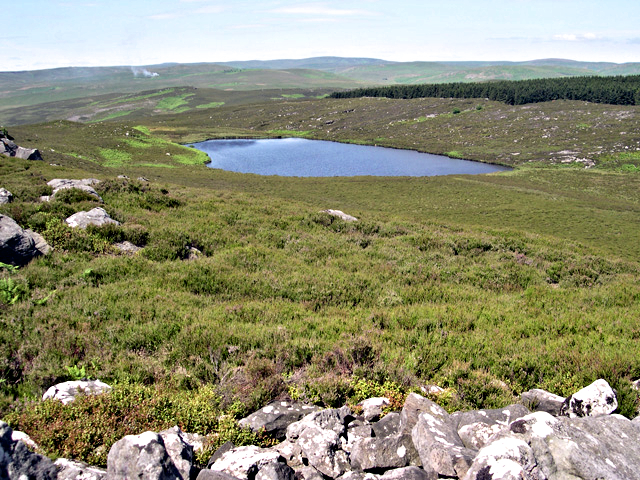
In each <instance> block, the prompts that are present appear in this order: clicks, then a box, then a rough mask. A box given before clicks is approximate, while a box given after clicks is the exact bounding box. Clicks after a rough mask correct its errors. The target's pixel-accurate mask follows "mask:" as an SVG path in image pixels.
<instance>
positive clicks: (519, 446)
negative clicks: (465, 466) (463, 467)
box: [463, 437, 540, 480]
mask: <svg viewBox="0 0 640 480" xmlns="http://www.w3.org/2000/svg"><path fill="white" fill-rule="evenodd" d="M479 478H482V479H483V478H488V479H492V480H521V479H525V480H538V479H539V478H540V477H539V475H538V467H537V463H536V458H535V456H534V454H533V450H532V449H531V447H530V446H529V445H528V444H527V442H525V441H524V440H521V439H519V438H515V437H502V438H499V439H497V440H495V441H493V442H491V443H490V444H489V445H487V446H485V447H484V448H483V449H482V450H480V451H479V452H478V455H477V456H476V458H475V459H474V461H473V464H472V465H471V468H470V469H469V471H468V472H467V473H466V475H465V476H464V477H463V480H476V479H479Z"/></svg>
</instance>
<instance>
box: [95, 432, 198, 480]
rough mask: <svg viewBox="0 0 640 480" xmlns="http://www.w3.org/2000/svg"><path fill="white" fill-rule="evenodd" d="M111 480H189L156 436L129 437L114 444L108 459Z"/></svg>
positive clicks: (146, 433)
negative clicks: (134, 479)
mask: <svg viewBox="0 0 640 480" xmlns="http://www.w3.org/2000/svg"><path fill="white" fill-rule="evenodd" d="M107 478H109V480H129V479H131V478H138V479H141V480H176V479H180V480H186V479H185V478H184V477H183V476H182V475H181V474H180V472H179V471H178V469H177V468H176V466H175V465H174V463H173V461H172V460H171V457H170V456H169V454H168V453H167V450H166V448H165V445H164V441H163V440H162V437H161V436H160V435H159V434H157V433H154V432H144V433H142V434H140V435H127V436H126V437H124V438H123V439H121V440H118V441H117V442H116V443H114V444H113V446H112V447H111V450H109V455H108V457H107Z"/></svg>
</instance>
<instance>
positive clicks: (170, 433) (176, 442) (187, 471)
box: [160, 426, 193, 480]
mask: <svg viewBox="0 0 640 480" xmlns="http://www.w3.org/2000/svg"><path fill="white" fill-rule="evenodd" d="M160 436H161V437H162V441H163V443H164V448H165V449H166V450H167V453H168V454H169V457H171V461H173V464H174V465H175V466H176V468H177V469H178V472H180V475H181V476H182V478H183V479H185V480H186V479H189V478H191V468H192V464H193V446H192V445H191V444H189V443H188V442H187V441H186V440H185V438H184V433H183V432H182V430H180V427H178V426H175V427H172V428H169V429H167V430H164V431H162V432H160Z"/></svg>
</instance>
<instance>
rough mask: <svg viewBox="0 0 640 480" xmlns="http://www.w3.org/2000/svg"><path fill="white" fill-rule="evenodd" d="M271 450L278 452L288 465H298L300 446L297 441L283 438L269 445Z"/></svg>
mask: <svg viewBox="0 0 640 480" xmlns="http://www.w3.org/2000/svg"><path fill="white" fill-rule="evenodd" d="M271 449H272V450H274V451H276V452H278V453H279V454H280V455H281V456H282V458H284V460H285V462H287V465H289V466H290V467H299V466H302V465H303V462H302V448H300V445H298V444H297V443H293V442H290V441H289V440H285V441H283V442H280V443H279V444H277V445H274V446H273V447H271Z"/></svg>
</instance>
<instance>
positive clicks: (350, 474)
mask: <svg viewBox="0 0 640 480" xmlns="http://www.w3.org/2000/svg"><path fill="white" fill-rule="evenodd" d="M59 390H60V389H59ZM522 402H523V404H515V405H509V406H507V407H505V408H502V409H496V410H478V411H470V412H456V413H453V414H448V413H447V412H446V411H445V410H444V409H443V408H442V407H440V406H438V405H437V404H436V403H434V402H432V401H431V400H429V399H427V398H425V397H422V396H420V395H417V394H410V395H409V396H408V397H407V399H406V402H405V404H404V407H403V408H402V410H401V411H400V412H394V413H389V414H387V415H385V416H382V417H381V413H382V409H383V408H384V406H385V404H387V400H386V399H383V398H375V399H369V400H366V401H364V402H363V403H362V412H363V414H362V415H354V413H353V412H352V411H351V410H350V409H349V408H348V407H342V408H339V409H328V410H319V409H317V408H316V407H310V406H304V405H300V404H295V403H287V402H274V403H272V404H270V405H267V406H266V407H264V408H262V409H261V410H259V411H257V412H255V413H253V414H252V415H250V416H249V417H247V418H245V419H243V420H241V422H240V423H241V424H243V425H245V426H248V427H250V428H252V429H254V430H262V429H264V430H265V431H267V432H270V434H271V435H273V436H275V437H276V438H278V439H280V440H281V442H280V443H279V444H278V445H276V446H274V447H272V448H259V447H257V446H244V447H237V448H236V447H234V446H233V445H230V444H227V445H224V446H223V447H221V448H220V449H219V450H218V451H217V452H216V453H215V454H214V455H213V457H212V458H211V460H210V461H209V464H208V465H207V468H205V469H202V470H199V469H197V468H196V467H195V466H194V465H193V451H194V444H195V443H196V441H195V440H194V437H193V436H192V435H189V434H186V433H184V432H181V431H180V429H179V428H178V427H174V428H172V429H169V430H165V431H163V432H160V433H155V432H144V433H142V434H140V435H130V436H126V437H125V438H123V439H121V440H119V441H118V442H116V443H115V444H114V445H113V446H112V448H111V450H110V451H109V456H108V466H107V469H106V470H101V469H97V468H93V467H89V466H87V465H85V464H82V463H79V462H72V461H69V460H65V459H58V460H56V462H55V463H54V462H52V461H51V460H50V459H48V458H46V457H42V456H41V455H37V454H35V453H32V452H30V451H29V450H28V449H27V448H26V446H25V445H24V443H23V441H21V440H18V438H20V437H18V436H16V434H17V433H18V432H11V429H10V428H9V427H8V426H7V425H6V424H4V423H2V422H0V479H1V478H16V479H17V478H44V479H48V478H58V479H65V480H66V479H72V478H74V479H80V478H82V479H91V480H93V479H95V480H98V479H103V478H105V479H109V480H111V479H114V480H115V479H132V478H140V479H158V480H160V479H183V480H186V479H197V480H209V479H211V480H234V479H236V480H294V479H295V480H326V479H342V480H364V479H367V480H374V479H380V480H396V479H410V480H435V479H438V478H458V479H462V480H515V479H525V480H565V479H571V480H575V479H589V480H596V479H607V480H617V479H620V480H622V479H625V480H629V479H640V417H638V418H636V419H635V420H633V421H632V420H629V419H627V418H625V417H622V416H620V415H615V414H612V412H613V411H615V409H616V408H617V400H616V396H615V392H614V391H613V390H612V389H611V388H610V387H609V385H608V384H607V382H605V381H604V380H598V381H597V382H594V383H593V384H592V385H590V386H589V387H586V388H584V389H582V390H580V391H579V392H576V393H575V394H574V395H572V396H571V397H569V398H567V399H564V398H562V397H558V396H556V395H552V394H550V393H548V392H545V391H543V390H532V391H530V392H526V393H525V394H523V396H522ZM524 404H526V406H525V405H524ZM530 409H532V410H535V411H533V412H532V411H531V410H530Z"/></svg>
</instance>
